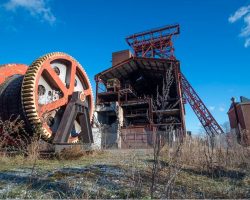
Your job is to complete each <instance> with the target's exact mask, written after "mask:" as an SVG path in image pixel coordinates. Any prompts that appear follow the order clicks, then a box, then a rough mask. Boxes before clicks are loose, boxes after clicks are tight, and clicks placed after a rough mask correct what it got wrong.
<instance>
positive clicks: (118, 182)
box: [0, 144, 250, 199]
mask: <svg viewBox="0 0 250 200" xmlns="http://www.w3.org/2000/svg"><path fill="white" fill-rule="evenodd" d="M181 151H185V153H183V152H181V153H180V154H178V159H177V158H175V156H176V155H175V149H174V148H167V147H166V148H165V149H163V151H162V152H161V154H160V158H159V161H158V162H159V173H158V176H157V181H156V185H155V193H154V196H155V198H163V197H164V195H165V193H168V194H169V195H168V196H171V198H185V199H187V198H250V170H249V169H250V165H249V160H248V159H249V157H246V159H245V158H244V159H243V158H241V161H239V163H238V164H237V165H233V163H235V162H236V161H235V160H233V159H237V158H235V157H234V158H230V159H229V160H230V163H229V161H227V160H223V162H221V163H220V165H219V164H218V162H217V161H216V157H213V159H214V163H213V164H211V163H210V164H207V160H206V158H205V156H204V154H203V155H202V153H204V150H203V149H202V148H201V149H200V154H199V153H197V152H198V150H197V149H196V148H193V150H190V149H186V147H185V144H183V146H182V149H181ZM188 151H189V152H190V153H191V154H194V151H195V152H196V153H195V156H196V158H197V160H195V161H193V159H195V158H194V155H188V153H187V152H188ZM247 152H248V150H247V151H245V153H247ZM68 154H70V155H73V154H74V156H72V157H73V158H72V159H70V158H71V157H70V155H68ZM215 154H216V153H215ZM215 154H214V155H215ZM173 155H174V156H173ZM223 155H224V153H223ZM228 155H229V154H228ZM246 155H247V154H246ZM202 156H203V157H202ZM188 158H189V159H188ZM190 159H191V160H192V162H191V161H190ZM153 162H154V160H153V149H151V150H106V151H92V152H77V151H75V152H74V151H73V150H72V149H71V150H69V151H68V152H67V151H65V152H63V154H61V155H57V156H55V157H54V158H51V159H42V158H39V157H37V158H35V159H34V157H30V156H29V155H28V156H21V155H19V156H14V157H8V156H1V159H0V198H45V199H48V198H56V199H60V198H105V199H106V198H123V199H127V198H150V186H151V181H152V180H151V177H152V164H153ZM240 162H242V163H245V164H244V165H242V164H240ZM222 163H228V166H227V165H225V164H222ZM175 165H178V166H180V167H179V168H178V171H175V170H176V167H175ZM207 165H208V166H207ZM209 167H212V168H211V169H210V168H209ZM173 175H175V176H173ZM172 177H174V178H172ZM171 178H172V182H171V184H169V185H170V186H171V187H169V186H168V187H167V185H168V183H170V179H171ZM166 188H167V189H166Z"/></svg>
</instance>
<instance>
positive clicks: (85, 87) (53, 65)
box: [21, 52, 94, 143]
mask: <svg viewBox="0 0 250 200" xmlns="http://www.w3.org/2000/svg"><path fill="white" fill-rule="evenodd" d="M76 91H81V92H83V94H84V96H85V101H86V103H87V106H88V109H89V114H90V119H92V116H93V111H94V108H93V106H94V101H93V99H94V98H93V93H92V88H91V85H90V81H89V79H88V76H87V74H86V72H85V71H84V69H83V68H82V66H81V65H80V64H79V63H78V62H77V61H76V60H75V59H74V58H72V57H71V56H69V55H67V54H65V53H61V52H55V53H49V54H46V55H44V56H42V57H40V58H38V59H37V60H36V61H34V62H33V63H32V64H31V66H30V67H29V68H28V70H27V72H26V74H25V76H24V78H23V82H22V88H21V98H22V106H23V109H24V111H25V116H26V118H27V120H28V122H29V123H30V125H31V126H32V127H33V128H35V129H38V130H39V134H41V136H42V138H43V139H44V140H46V141H48V142H51V141H52V139H53V137H54V135H55V133H56V131H57V129H58V126H59V124H60V122H61V120H62V116H63V113H64V111H65V107H66V105H67V104H68V102H69V101H70V98H71V95H72V94H73V92H76ZM80 132H81V126H80V122H79V119H76V120H75V121H74V126H73V130H72V131H71V135H70V137H69V139H68V142H69V143H75V142H78V141H79V138H78V136H77V135H78V134H79V133H80Z"/></svg>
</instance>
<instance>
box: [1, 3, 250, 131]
mask: <svg viewBox="0 0 250 200" xmlns="http://www.w3.org/2000/svg"><path fill="white" fill-rule="evenodd" d="M249 5H250V1H249V0H202V1H201V0H174V1H173V0H171V1H170V0H155V1H152V0H151V1H150V0H126V1H125V0H120V1H118V0H63V1H62V0H0V24H1V26H0V45H1V48H0V63H1V64H2V63H13V62H15V63H16V62H17V63H26V64H30V63H31V62H32V61H33V60H34V59H36V58H37V57H39V56H40V55H43V54H45V53H47V52H52V51H62V52H66V53H68V54H71V55H72V56H73V57H75V58H76V59H77V60H78V61H79V62H80V63H81V64H82V65H83V66H84V68H85V70H86V71H87V73H88V75H89V77H90V78H91V81H92V85H93V87H94V80H93V77H94V75H95V74H96V73H98V72H100V71H102V70H104V69H106V68H108V67H109V66H110V65H111V53H112V52H114V51H118V50H122V49H127V44H126V43H125V40H124V38H125V37H126V36H127V35H130V34H132V33H135V32H138V31H143V30H145V29H146V30H147V29H150V28H154V27H159V26H163V25H166V24H173V23H179V24H180V26H181V34H180V36H178V38H176V39H175V49H176V53H175V54H176V57H177V58H178V59H179V60H180V61H181V69H182V71H183V73H184V74H185V75H186V77H187V79H188V80H189V82H190V83H191V84H192V86H193V87H194V89H195V90H196V92H197V93H198V94H199V96H200V97H201V99H202V100H203V101H204V103H205V104H206V105H207V107H208V108H209V109H210V110H211V112H212V114H213V115H214V117H215V118H216V119H217V121H218V122H219V123H224V122H225V121H227V120H228V117H227V114H226V112H227V110H228V108H229V105H230V98H231V97H232V96H235V97H237V98H238V97H239V96H241V95H242V96H246V97H250V81H249V74H250V39H249V38H250V6H249ZM248 46H249V47H248ZM186 113H187V114H186V121H187V127H188V129H189V130H192V131H193V132H198V131H199V129H200V125H199V122H198V120H197V118H196V116H195V115H194V113H193V112H192V110H191V109H190V107H189V106H187V107H186Z"/></svg>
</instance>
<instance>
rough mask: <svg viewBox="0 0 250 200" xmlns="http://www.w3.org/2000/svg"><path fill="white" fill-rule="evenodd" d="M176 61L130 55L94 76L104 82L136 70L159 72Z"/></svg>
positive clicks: (125, 76)
mask: <svg viewBox="0 0 250 200" xmlns="http://www.w3.org/2000/svg"><path fill="white" fill-rule="evenodd" d="M178 62H179V61H177V60H166V59H155V58H139V57H132V58H129V59H127V60H125V61H123V62H121V63H119V64H117V65H115V66H113V67H111V68H109V69H107V70H105V71H103V72H101V73H99V74H97V75H96V76H95V78H96V80H97V79H101V80H102V81H103V82H106V81H107V80H108V79H111V78H118V79H126V78H128V77H129V75H130V74H131V73H132V72H134V71H137V70H149V73H152V72H158V73H161V72H163V71H166V70H167V69H168V68H169V67H170V66H171V64H172V63H178Z"/></svg>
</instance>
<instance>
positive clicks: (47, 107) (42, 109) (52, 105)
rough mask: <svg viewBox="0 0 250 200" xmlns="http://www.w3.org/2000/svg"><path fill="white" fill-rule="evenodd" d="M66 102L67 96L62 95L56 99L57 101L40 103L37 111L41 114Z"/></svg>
mask: <svg viewBox="0 0 250 200" xmlns="http://www.w3.org/2000/svg"><path fill="white" fill-rule="evenodd" d="M67 102H68V99H67V97H63V98H61V99H58V100H57V101H54V102H51V103H48V104H45V105H42V106H41V107H40V109H39V113H40V115H41V116H42V115H43V114H44V113H46V112H50V111H52V110H55V109H57V108H59V107H61V106H64V105H65V104H66V103H67Z"/></svg>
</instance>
